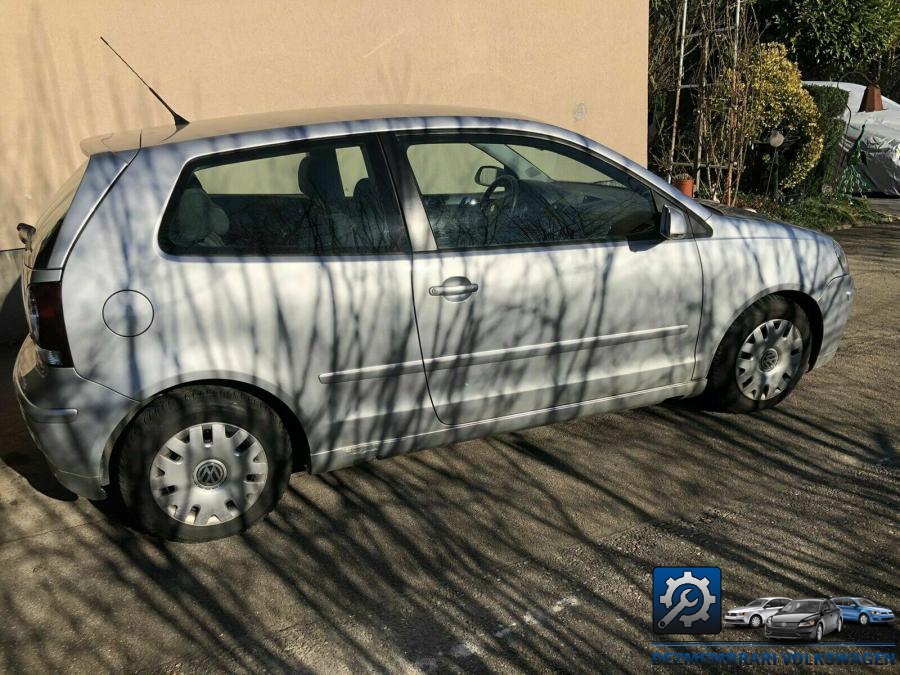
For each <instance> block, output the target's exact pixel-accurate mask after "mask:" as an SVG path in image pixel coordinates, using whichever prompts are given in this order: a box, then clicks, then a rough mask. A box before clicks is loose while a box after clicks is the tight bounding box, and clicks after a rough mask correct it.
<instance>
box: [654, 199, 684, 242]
mask: <svg viewBox="0 0 900 675" xmlns="http://www.w3.org/2000/svg"><path fill="white" fill-rule="evenodd" d="M659 233H660V234H661V235H662V236H663V237H664V238H666V239H684V238H685V237H687V236H688V234H690V228H689V226H688V220H687V218H685V216H684V213H683V212H682V211H680V210H679V209H676V208H673V207H671V206H664V207H663V212H662V218H661V219H660V222H659Z"/></svg>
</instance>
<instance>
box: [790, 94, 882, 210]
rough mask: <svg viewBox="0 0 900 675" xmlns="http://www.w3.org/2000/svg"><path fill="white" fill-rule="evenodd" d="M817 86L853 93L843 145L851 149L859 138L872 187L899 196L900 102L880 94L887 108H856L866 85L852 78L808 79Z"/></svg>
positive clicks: (846, 115)
mask: <svg viewBox="0 0 900 675" xmlns="http://www.w3.org/2000/svg"><path fill="white" fill-rule="evenodd" d="M805 84H810V85H818V86H833V87H840V88H841V89H843V90H844V91H847V92H848V93H849V94H850V96H849V99H848V101H847V110H846V111H845V113H844V115H843V118H844V121H845V122H847V128H846V131H845V132H844V138H843V140H842V142H841V147H842V148H843V149H844V151H845V152H849V151H850V150H851V149H852V148H853V145H854V144H855V143H856V142H857V141H859V152H860V156H861V158H862V166H861V167H860V170H861V171H862V173H863V175H864V176H865V177H866V179H868V181H869V182H870V183H871V188H872V189H873V190H875V191H878V192H883V193H884V194H888V195H896V196H900V104H898V103H896V102H894V101H892V100H891V99H889V98H886V97H884V96H882V97H881V100H882V103H883V105H884V110H881V111H878V112H870V113H867V112H856V111H857V110H859V107H860V105H861V103H862V98H863V93H864V92H865V90H866V88H865V87H864V86H863V85H861V84H853V83H851V82H815V81H811V82H805Z"/></svg>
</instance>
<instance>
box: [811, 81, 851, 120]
mask: <svg viewBox="0 0 900 675" xmlns="http://www.w3.org/2000/svg"><path fill="white" fill-rule="evenodd" d="M804 88H805V89H806V91H808V92H809V95H810V96H812V99H813V101H814V102H815V104H816V107H817V108H818V109H819V114H820V115H822V117H824V118H826V119H833V118H835V117H841V116H842V115H843V114H844V113H845V112H846V111H847V100H848V99H849V98H850V92H848V91H845V90H843V89H841V88H840V87H835V86H831V85H826V86H822V85H817V84H809V85H806V86H805V87H804Z"/></svg>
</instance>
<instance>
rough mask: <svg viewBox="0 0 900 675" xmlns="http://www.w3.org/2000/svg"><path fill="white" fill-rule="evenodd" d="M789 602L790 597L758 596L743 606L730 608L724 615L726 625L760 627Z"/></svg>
mask: <svg viewBox="0 0 900 675" xmlns="http://www.w3.org/2000/svg"><path fill="white" fill-rule="evenodd" d="M789 602H790V599H789V598H756V600H754V601H753V602H748V603H747V604H746V605H744V606H743V607H736V608H735V609H730V610H728V611H727V612H726V613H725V617H724V621H725V625H726V626H749V627H750V628H759V627H760V626H762V625H763V624H764V623H765V621H766V619H768V618H769V617H770V616H772V615H774V614H776V613H777V612H778V610H780V609H781V608H782V607H784V606H785V605H786V604H788V603H789Z"/></svg>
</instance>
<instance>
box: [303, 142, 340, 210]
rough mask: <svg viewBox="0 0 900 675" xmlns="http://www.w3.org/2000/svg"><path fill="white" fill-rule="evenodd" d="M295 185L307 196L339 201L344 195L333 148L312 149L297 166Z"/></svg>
mask: <svg viewBox="0 0 900 675" xmlns="http://www.w3.org/2000/svg"><path fill="white" fill-rule="evenodd" d="M297 186H298V187H299V188H300V192H302V193H303V194H305V195H306V196H307V197H312V198H314V199H319V200H321V201H323V202H325V203H335V204H337V203H340V201H341V200H342V199H343V197H344V188H343V185H341V175H340V172H339V170H338V163H337V155H336V154H335V152H334V150H313V151H312V152H310V153H309V154H308V155H307V156H306V157H304V158H303V159H302V160H301V161H300V165H299V166H298V167H297Z"/></svg>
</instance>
